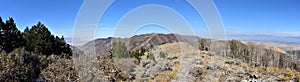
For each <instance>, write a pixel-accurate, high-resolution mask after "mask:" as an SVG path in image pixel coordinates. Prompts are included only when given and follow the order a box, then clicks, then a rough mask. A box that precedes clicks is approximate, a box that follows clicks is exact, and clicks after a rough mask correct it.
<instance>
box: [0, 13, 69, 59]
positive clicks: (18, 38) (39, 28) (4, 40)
mask: <svg viewBox="0 0 300 82" xmlns="http://www.w3.org/2000/svg"><path fill="white" fill-rule="evenodd" d="M0 21H1V22H0V50H1V51H5V52H6V53H9V52H11V51H13V50H14V49H16V48H20V47H24V48H25V49H26V51H30V52H34V53H42V54H43V55H47V56H48V55H51V54H55V55H62V54H64V55H67V56H70V55H72V51H71V48H70V45H69V44H67V43H66V42H65V40H64V37H63V36H62V37H58V36H54V35H53V34H51V32H50V31H49V29H48V28H47V27H46V26H45V25H44V24H42V23H41V22H38V23H37V24H36V25H33V26H32V27H31V28H28V27H26V28H25V30H24V32H21V31H20V30H18V28H17V26H16V23H15V22H14V20H13V18H9V19H8V20H6V22H5V23H4V22H3V21H2V18H1V17H0Z"/></svg>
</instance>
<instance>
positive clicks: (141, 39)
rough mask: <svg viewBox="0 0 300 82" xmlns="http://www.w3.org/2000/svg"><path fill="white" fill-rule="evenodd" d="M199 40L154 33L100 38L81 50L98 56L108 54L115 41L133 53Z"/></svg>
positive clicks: (192, 37) (83, 46) (194, 37)
mask: <svg viewBox="0 0 300 82" xmlns="http://www.w3.org/2000/svg"><path fill="white" fill-rule="evenodd" d="M199 39H200V37H197V36H188V35H178V34H158V33H152V34H143V35H135V36H132V37H131V38H114V37H108V38H98V39H96V40H93V41H90V42H88V43H86V44H84V45H82V46H79V49H80V50H82V51H84V52H85V53H90V52H93V51H94V49H95V52H96V53H97V54H108V51H109V49H110V48H111V47H112V46H111V44H112V42H113V41H120V42H123V43H125V45H126V46H127V50H128V51H133V50H137V49H140V48H142V47H150V46H158V45H161V44H165V43H174V42H186V43H189V44H194V43H195V41H197V40H199ZM93 46H95V47H93Z"/></svg>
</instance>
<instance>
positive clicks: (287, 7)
mask: <svg viewBox="0 0 300 82" xmlns="http://www.w3.org/2000/svg"><path fill="white" fill-rule="evenodd" d="M83 3H84V0H1V1H0V16H1V17H2V19H8V17H13V18H14V20H15V21H16V24H17V27H18V28H19V29H20V30H21V31H23V30H24V28H25V27H26V26H28V27H31V26H33V25H34V24H36V23H37V22H38V21H41V22H42V23H44V24H45V25H46V26H47V27H48V28H49V29H50V31H51V32H52V33H53V34H54V35H58V36H62V35H63V36H65V37H66V38H72V35H73V29H74V24H75V21H76V18H77V14H78V12H79V11H80V8H81V7H82V4H83ZM95 4H97V3H95ZM147 4H155V5H163V6H165V7H168V8H170V9H172V10H173V11H175V12H176V13H178V14H179V15H180V16H182V17H183V19H184V20H185V21H186V22H188V24H189V25H190V27H191V29H192V30H193V32H194V33H195V34H197V35H199V36H208V31H207V28H206V24H205V22H204V21H203V19H202V17H201V16H200V15H199V14H198V13H197V11H196V10H195V9H194V8H193V7H192V6H191V5H190V4H188V3H187V2H186V1H184V0H117V1H115V2H114V3H113V4H112V5H111V6H110V7H109V8H108V9H107V11H106V12H105V13H104V15H103V16H102V19H101V20H100V22H99V23H98V27H97V31H96V32H97V33H96V34H95V35H96V36H95V38H99V37H102V38H104V37H109V36H113V35H114V30H115V29H116V27H117V26H118V24H119V21H120V20H121V19H122V18H124V16H126V15H128V14H130V11H133V10H134V9H136V8H138V7H141V6H144V5H147ZM214 4H215V7H216V8H217V10H218V12H219V14H220V17H221V19H222V21H223V25H224V27H225V32H226V34H227V35H245V34H246V35H251V34H254V35H260V34H261V35H276V36H300V24H299V19H300V5H299V4H300V1H299V0H214ZM152 12H156V13H150V14H149V13H144V15H145V16H159V15H160V14H161V17H165V16H167V15H168V14H171V13H168V12H165V11H162V10H159V9H157V10H156V9H153V10H152ZM152 14H158V15H152ZM136 19H141V20H143V18H136ZM162 21H170V22H169V24H174V25H176V24H178V23H174V22H173V21H174V20H171V19H163V20H162ZM133 22H134V21H133ZM166 28H167V27H164V26H162V25H161V26H160V25H154V26H149V25H145V26H141V29H138V30H136V31H135V32H134V33H135V34H143V33H152V32H160V33H171V32H172V31H171V30H168V29H166Z"/></svg>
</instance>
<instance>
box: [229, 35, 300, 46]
mask: <svg viewBox="0 0 300 82" xmlns="http://www.w3.org/2000/svg"><path fill="white" fill-rule="evenodd" d="M227 38H228V39H238V40H243V41H254V42H263V43H281V44H282V43H284V44H300V37H299V36H298V37H297V36H275V35H227Z"/></svg>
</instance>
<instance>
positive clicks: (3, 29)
mask: <svg viewBox="0 0 300 82" xmlns="http://www.w3.org/2000/svg"><path fill="white" fill-rule="evenodd" d="M0 21H1V22H0V46H1V47H0V50H4V51H5V52H6V53H9V52H11V51H13V49H15V48H19V47H21V46H22V44H23V39H22V36H21V32H20V31H19V30H18V29H17V26H16V24H15V22H14V20H13V18H9V19H8V20H6V22H5V23H4V22H2V19H1V18H0Z"/></svg>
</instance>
